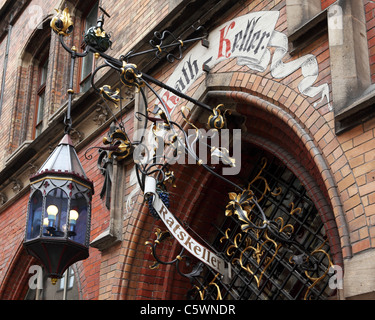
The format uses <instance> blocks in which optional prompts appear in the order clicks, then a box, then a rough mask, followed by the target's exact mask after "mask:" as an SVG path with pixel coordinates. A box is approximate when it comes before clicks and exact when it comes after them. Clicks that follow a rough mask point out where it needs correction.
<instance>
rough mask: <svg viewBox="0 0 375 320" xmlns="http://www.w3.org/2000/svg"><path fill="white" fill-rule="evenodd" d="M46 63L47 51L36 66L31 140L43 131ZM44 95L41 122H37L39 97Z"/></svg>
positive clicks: (46, 75)
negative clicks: (36, 80) (39, 128)
mask: <svg viewBox="0 0 375 320" xmlns="http://www.w3.org/2000/svg"><path fill="white" fill-rule="evenodd" d="M46 63H47V68H46V71H44V68H45V65H46ZM48 63H49V51H48V52H47V54H46V55H44V56H43V58H42V59H41V60H40V62H39V64H38V82H37V89H36V99H35V100H36V101H35V109H34V110H35V112H34V123H33V134H32V136H33V139H36V138H37V137H38V136H39V135H40V134H41V133H42V131H43V117H44V111H45V110H44V107H45V93H46V84H47V79H48V71H49V69H48ZM44 72H45V77H44V82H43V83H42V80H43V79H42V76H43V74H44ZM43 95H44V98H43V99H44V101H43V112H42V117H41V120H40V121H38V118H39V109H40V101H41V97H42V96H43ZM40 126H41V131H40V132H39V133H38V134H37V131H38V127H40Z"/></svg>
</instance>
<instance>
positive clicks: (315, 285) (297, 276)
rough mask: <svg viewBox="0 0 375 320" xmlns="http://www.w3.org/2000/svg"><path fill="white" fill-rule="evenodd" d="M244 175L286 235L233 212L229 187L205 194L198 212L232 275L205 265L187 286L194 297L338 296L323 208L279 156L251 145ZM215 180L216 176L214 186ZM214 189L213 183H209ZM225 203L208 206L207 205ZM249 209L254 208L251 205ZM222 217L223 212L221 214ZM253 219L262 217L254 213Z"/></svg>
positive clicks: (265, 208)
mask: <svg viewBox="0 0 375 320" xmlns="http://www.w3.org/2000/svg"><path fill="white" fill-rule="evenodd" d="M244 150H246V153H245V154H244V155H243V163H244V165H246V167H245V168H243V169H242V171H241V176H242V177H246V179H244V180H243V183H245V184H246V183H248V184H249V187H250V189H251V190H252V191H253V192H254V194H255V195H256V197H257V198H258V200H259V204H260V206H261V207H262V209H263V210H264V212H265V214H266V216H267V219H268V220H269V221H271V222H272V224H273V227H274V228H276V229H277V231H280V230H282V229H283V233H285V234H287V235H288V239H289V240H288V241H283V239H280V238H279V237H278V236H277V235H278V233H277V232H276V233H275V234H273V233H271V232H269V230H267V229H256V228H252V227H250V228H246V229H245V228H244V224H245V222H244V221H243V220H241V219H240V217H239V216H238V215H236V214H235V213H234V212H232V213H231V212H228V209H229V211H230V209H231V208H230V206H228V203H230V197H229V198H228V197H226V195H227V194H228V193H229V192H232V191H233V190H230V188H228V187H223V188H220V191H219V193H220V194H222V197H221V198H218V196H217V193H218V189H217V188H216V190H215V192H212V193H211V194H208V195H207V196H206V197H205V198H204V199H202V201H201V202H202V206H200V207H201V210H198V212H197V213H196V216H200V215H203V214H204V215H206V216H207V215H210V216H211V219H206V221H208V220H211V221H212V223H211V226H210V227H211V229H210V232H208V233H207V235H206V236H207V237H208V238H209V239H210V240H209V242H210V243H211V247H212V249H213V250H215V251H216V252H218V254H220V255H221V256H222V257H223V258H224V259H225V260H226V261H227V262H228V263H230V264H231V266H232V278H231V279H230V280H228V279H223V278H221V277H220V276H217V274H215V272H213V271H212V270H209V269H208V268H206V267H204V271H202V273H201V275H202V277H201V278H196V280H197V283H198V284H197V283H195V284H194V287H193V288H192V289H191V290H190V291H188V297H189V298H191V299H214V300H216V299H229V300H238V299H241V300H242V299H246V300H249V299H250V300H295V299H327V298H330V297H332V296H333V295H335V288H334V287H332V286H331V287H330V286H329V284H330V280H329V279H330V275H332V273H331V274H330V273H329V272H330V267H331V266H332V265H333V264H334V262H333V261H332V258H331V255H330V246H329V243H328V238H327V234H326V232H325V229H324V223H323V222H322V220H321V218H320V215H319V212H318V210H317V208H316V206H315V205H314V202H313V201H312V200H311V198H310V197H309V196H308V194H307V192H306V189H305V187H304V186H303V185H302V184H301V181H300V180H299V179H298V177H297V176H296V175H295V174H293V172H292V171H291V170H290V169H289V168H288V167H287V166H286V165H285V164H284V163H283V162H282V161H281V160H280V159H278V158H277V157H276V156H274V155H272V154H271V153H269V152H266V151H264V150H262V149H260V148H257V147H255V146H252V145H249V144H247V145H246V146H245V147H244ZM215 184H217V181H212V182H211V186H213V185H215ZM209 189H210V187H209ZM212 202H215V207H220V206H221V207H222V208H225V207H226V208H227V212H226V214H224V211H225V210H222V212H217V211H216V210H213V211H209V210H208V208H209V207H210V206H209V205H207V206H205V205H204V204H205V203H207V204H209V203H212ZM250 212H251V210H250ZM218 216H219V217H218ZM249 217H250V220H251V221H252V222H253V223H254V224H255V225H257V226H261V225H262V223H263V221H262V220H260V217H259V216H258V215H257V214H256V213H255V212H254V214H251V213H250V215H249Z"/></svg>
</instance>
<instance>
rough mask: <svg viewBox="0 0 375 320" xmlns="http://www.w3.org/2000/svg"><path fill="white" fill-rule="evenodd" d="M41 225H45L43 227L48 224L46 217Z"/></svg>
mask: <svg viewBox="0 0 375 320" xmlns="http://www.w3.org/2000/svg"><path fill="white" fill-rule="evenodd" d="M43 226H45V227H47V226H48V218H44V219H43Z"/></svg>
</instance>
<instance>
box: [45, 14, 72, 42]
mask: <svg viewBox="0 0 375 320" xmlns="http://www.w3.org/2000/svg"><path fill="white" fill-rule="evenodd" d="M55 10H56V11H57V14H56V15H55V16H54V17H53V18H52V19H51V23H50V26H51V28H52V30H53V31H54V32H56V33H57V34H59V35H62V36H64V37H65V36H68V35H70V34H71V33H72V31H73V21H72V19H71V18H70V14H69V9H68V8H65V9H64V10H63V11H62V12H61V11H60V10H57V9H55Z"/></svg>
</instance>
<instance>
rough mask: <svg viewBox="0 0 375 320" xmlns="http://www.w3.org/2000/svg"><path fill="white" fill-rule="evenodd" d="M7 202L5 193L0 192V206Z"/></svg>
mask: <svg viewBox="0 0 375 320" xmlns="http://www.w3.org/2000/svg"><path fill="white" fill-rule="evenodd" d="M7 201H8V198H7V196H6V194H5V193H2V192H0V206H2V205H3V204H4V203H5V202H7Z"/></svg>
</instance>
